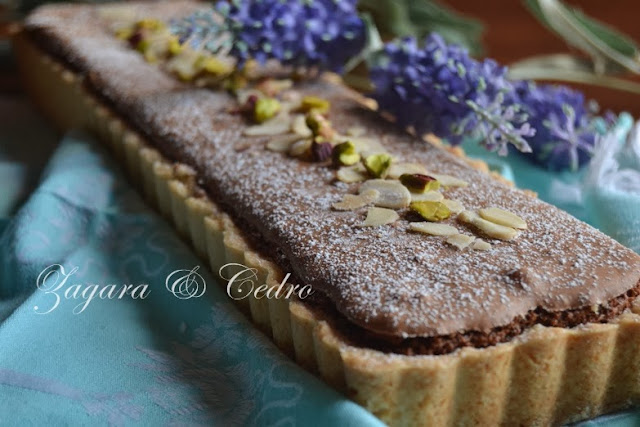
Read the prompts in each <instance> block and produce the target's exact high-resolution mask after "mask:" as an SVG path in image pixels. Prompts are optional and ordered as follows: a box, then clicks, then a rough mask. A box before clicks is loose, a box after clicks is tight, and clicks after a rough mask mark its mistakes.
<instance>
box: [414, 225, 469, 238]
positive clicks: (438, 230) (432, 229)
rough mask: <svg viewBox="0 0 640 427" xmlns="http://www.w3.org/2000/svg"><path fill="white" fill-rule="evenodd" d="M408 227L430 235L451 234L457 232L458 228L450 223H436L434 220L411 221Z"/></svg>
mask: <svg viewBox="0 0 640 427" xmlns="http://www.w3.org/2000/svg"><path fill="white" fill-rule="evenodd" d="M409 229H411V230H412V231H417V232H419V233H424V234H429V235H431V236H453V235H455V234H458V233H459V232H458V230H457V229H456V228H455V227H453V226H451V225H447V224H438V223H436V222H412V223H411V224H410V225H409Z"/></svg>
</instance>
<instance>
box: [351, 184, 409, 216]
mask: <svg viewBox="0 0 640 427" xmlns="http://www.w3.org/2000/svg"><path fill="white" fill-rule="evenodd" d="M367 190H378V191H379V192H380V196H379V197H378V200H376V201H375V205H376V206H380V207H383V208H391V209H402V208H406V207H407V206H409V203H411V193H409V190H407V187H405V186H404V185H402V184H400V183H399V182H398V181H390V180H385V179H370V180H368V181H365V182H364V183H363V184H362V185H361V186H360V190H359V193H360V194H362V193H364V192H365V191H367Z"/></svg>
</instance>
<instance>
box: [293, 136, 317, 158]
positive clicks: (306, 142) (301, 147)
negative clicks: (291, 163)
mask: <svg viewBox="0 0 640 427" xmlns="http://www.w3.org/2000/svg"><path fill="white" fill-rule="evenodd" d="M311 142H312V141H311V139H301V140H300V141H297V142H294V143H293V144H291V147H290V148H289V155H290V156H293V157H300V156H302V155H303V154H305V153H307V152H308V151H309V149H310V148H311Z"/></svg>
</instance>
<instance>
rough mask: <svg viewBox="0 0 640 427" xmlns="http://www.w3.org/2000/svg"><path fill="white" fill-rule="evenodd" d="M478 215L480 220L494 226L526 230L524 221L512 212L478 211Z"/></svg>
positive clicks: (496, 209) (499, 210)
mask: <svg viewBox="0 0 640 427" xmlns="http://www.w3.org/2000/svg"><path fill="white" fill-rule="evenodd" d="M478 214H479V215H480V216H481V217H482V218H484V219H486V220H487V221H491V222H493V223H494V224H499V225H504V226H505V227H511V228H518V229H521V230H526V229H527V223H526V221H525V220H523V219H522V218H520V217H519V216H518V215H516V214H514V213H512V212H509V211H505V210H504V209H500V208H486V209H480V210H479V211H478Z"/></svg>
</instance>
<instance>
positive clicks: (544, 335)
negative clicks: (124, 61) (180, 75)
mask: <svg viewBox="0 0 640 427" xmlns="http://www.w3.org/2000/svg"><path fill="white" fill-rule="evenodd" d="M14 41H15V44H14V46H15V51H16V53H17V56H18V63H19V66H20V68H21V73H22V75H23V77H24V82H25V86H26V88H27V90H28V91H29V92H30V95H31V96H32V98H33V99H34V101H35V102H36V103H37V104H38V105H39V107H40V108H41V109H42V111H43V112H44V113H45V114H46V115H48V116H49V117H50V118H51V119H52V120H53V121H54V122H55V123H56V124H57V125H58V126H59V127H60V128H61V129H68V128H72V127H75V128H85V129H87V130H90V131H91V132H93V133H94V134H96V135H97V136H98V137H99V138H100V139H101V140H102V141H103V142H104V143H105V144H107V145H108V146H109V147H110V148H111V150H112V151H113V152H114V153H115V155H116V157H117V158H118V159H119V161H120V162H121V164H123V165H125V166H126V169H127V172H128V175H129V177H130V178H131V181H132V183H133V184H134V185H136V187H137V188H138V189H139V190H140V191H141V192H142V193H143V194H144V196H145V197H146V199H147V200H148V202H149V203H150V204H151V205H153V206H155V207H156V208H158V209H159V210H160V212H161V213H162V214H163V215H164V216H165V217H166V218H167V219H169V220H170V221H172V222H173V223H174V225H175V228H176V229H177V230H178V232H179V233H180V234H181V235H182V237H184V238H185V239H186V240H188V241H189V242H190V243H191V244H192V246H193V248H194V250H195V251H196V253H197V254H198V255H199V256H200V257H202V258H203V259H204V260H207V262H209V264H210V267H211V270H212V271H213V272H217V271H218V270H219V268H220V267H221V266H222V265H224V264H226V263H232V262H235V263H242V264H244V265H247V266H249V267H253V268H256V269H257V270H258V272H259V274H258V276H259V281H258V283H267V284H268V285H270V286H277V285H278V284H279V283H280V281H281V280H282V278H283V276H284V275H283V272H282V271H281V270H280V269H279V268H278V267H277V266H276V265H274V264H273V263H272V262H271V261H269V260H267V259H265V258H263V257H262V256H261V255H260V254H258V253H256V252H255V251H252V250H251V249H250V248H249V245H248V243H247V241H246V240H245V238H244V236H243V233H242V232H241V231H240V230H239V229H238V227H236V225H235V224H234V222H233V220H232V219H231V218H230V217H229V216H228V215H226V214H225V213H223V212H222V211H221V210H220V209H219V208H218V207H217V206H216V204H215V201H213V200H210V199H209V197H208V196H207V195H206V193H205V192H204V191H202V190H201V189H199V188H198V187H197V185H196V181H197V177H196V176H195V173H194V172H193V170H192V169H191V168H190V167H188V166H186V165H180V164H175V163H171V162H169V161H168V160H167V159H165V158H163V156H162V155H161V154H160V153H159V152H158V151H157V150H156V149H154V148H153V147H152V145H151V144H149V143H147V142H146V141H144V139H143V138H142V137H141V136H140V135H139V134H138V133H136V132H135V131H134V130H133V129H131V128H130V127H129V126H128V125H127V124H126V122H125V120H123V118H120V117H117V116H115V115H114V114H113V113H112V112H111V111H110V109H109V108H108V107H106V106H105V105H103V104H101V103H100V101H98V100H97V99H96V98H95V97H94V96H93V95H92V94H90V93H89V92H88V91H87V90H86V89H85V87H84V85H83V79H82V77H81V76H79V75H76V74H74V73H72V72H71V71H69V70H68V69H66V68H65V67H64V66H63V65H61V64H60V63H58V62H56V61H55V60H53V59H52V58H51V57H49V56H48V55H47V54H46V53H44V52H43V51H41V50H40V49H39V48H37V47H36V46H35V45H33V44H32V43H31V42H30V41H29V40H28V37H27V36H26V35H25V34H17V35H16V36H15V39H14ZM239 308H240V309H241V310H242V311H244V312H245V313H246V314H247V315H248V316H250V318H251V319H252V320H253V322H254V323H255V324H256V326H257V327H258V328H260V329H261V330H262V331H263V332H264V333H265V334H266V335H268V336H269V337H271V338H272V339H273V341H274V342H275V343H276V345H277V346H278V347H280V348H281V349H282V350H283V351H284V352H285V353H287V354H289V355H290V356H292V357H293V358H295V360H296V361H297V362H298V363H299V364H300V365H302V366H303V367H305V368H306V369H308V370H310V371H311V372H314V373H317V374H318V375H319V376H320V377H322V378H323V379H324V380H325V381H326V382H327V383H329V384H330V385H332V386H333V387H335V388H336V389H338V390H340V391H342V392H344V393H345V394H346V395H347V396H348V397H350V398H351V399H353V400H354V401H356V402H358V403H359V404H361V405H362V406H364V407H365V408H367V409H368V410H369V411H371V412H372V413H373V414H375V415H376V416H378V417H379V418H380V419H381V420H383V421H384V422H386V423H388V424H390V425H411V426H413V425H430V426H446V425H456V426H458V425H483V426H484V425H552V424H561V423H565V422H571V421H577V420H582V419H586V418H590V417H594V416H597V415H600V414H603V413H606V412H610V411H613V410H616V409H620V408H624V407H628V406H630V405H632V404H636V403H638V402H640V307H637V308H634V309H633V310H632V311H631V312H627V313H624V314H623V315H621V316H618V317H617V318H615V319H613V320H612V321H610V322H609V323H606V324H586V325H582V326H579V327H576V328H572V329H566V328H553V327H544V326H540V325H538V326H535V327H533V328H531V329H530V330H528V331H527V332H525V333H524V334H522V335H520V336H518V337H516V338H515V339H513V340H511V341H509V342H507V343H503V344H498V345H495V346H492V347H488V348H482V349H479V348H470V347H465V348H461V349H459V350H457V351H455V352H453V353H451V354H446V355H441V356H405V355H398V354H387V353H382V352H379V351H376V350H371V349H366V348H358V347H354V346H351V345H349V344H348V343H347V342H345V341H344V340H343V339H341V337H340V336H339V334H338V333H337V332H336V331H335V330H333V328H332V327H331V326H330V324H329V322H328V320H329V319H327V318H326V316H325V315H324V314H323V313H322V312H319V311H317V310H313V309H312V308H310V307H309V306H308V305H306V304H304V303H302V302H300V301H296V300H286V299H266V298H263V299H249V298H247V299H244V300H242V301H239Z"/></svg>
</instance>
